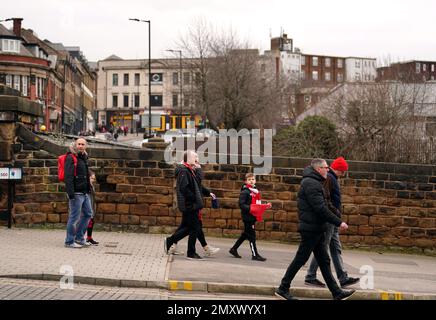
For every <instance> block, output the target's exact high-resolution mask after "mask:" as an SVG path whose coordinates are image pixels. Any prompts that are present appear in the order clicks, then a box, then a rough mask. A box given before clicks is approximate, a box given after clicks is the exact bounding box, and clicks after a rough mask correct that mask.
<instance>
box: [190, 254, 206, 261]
mask: <svg viewBox="0 0 436 320" xmlns="http://www.w3.org/2000/svg"><path fill="white" fill-rule="evenodd" d="M187 259H188V260H203V258H202V257H200V256H199V255H198V254H197V253H194V254H193V255H191V256H187Z"/></svg>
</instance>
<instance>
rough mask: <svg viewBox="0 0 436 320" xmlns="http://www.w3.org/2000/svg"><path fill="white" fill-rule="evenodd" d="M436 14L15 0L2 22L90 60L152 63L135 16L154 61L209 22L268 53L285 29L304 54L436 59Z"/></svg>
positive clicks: (323, 0) (391, 0)
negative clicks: (18, 21)
mask: <svg viewBox="0 0 436 320" xmlns="http://www.w3.org/2000/svg"><path fill="white" fill-rule="evenodd" d="M435 12H436V1H434V0H365V1H353V0H306V1H304V0H299V1H295V0H292V1H291V0H287V1H286V0H264V1H261V0H180V1H179V0H177V1H176V0H154V1H151V0H123V1H119V0H68V1H67V0H38V1H25V0H14V1H2V5H1V11H0V15H1V16H0V19H5V18H10V17H22V18H24V21H23V27H24V28H26V29H27V28H29V29H33V30H34V31H35V32H36V33H37V35H38V36H39V37H40V38H41V39H48V40H50V41H52V42H62V43H63V44H64V45H66V46H80V48H81V50H82V51H83V53H84V55H85V56H86V57H87V59H88V60H90V61H97V60H101V59H104V58H106V57H108V56H109V55H111V54H116V55H118V56H120V57H122V58H124V59H135V58H138V59H144V58H147V57H148V56H147V55H148V29H147V27H148V25H147V24H146V23H138V22H132V21H129V20H128V18H139V19H144V20H151V31H152V35H151V41H152V44H151V47H152V58H157V57H170V56H171V54H169V53H168V52H165V49H171V48H176V47H175V44H176V42H177V39H178V38H179V37H180V36H181V35H183V34H185V33H186V30H187V28H188V27H189V26H193V25H194V24H195V21H197V20H199V19H204V20H206V21H208V22H210V23H211V24H212V25H214V26H215V27H217V28H220V29H228V28H230V27H232V28H233V29H235V30H237V32H238V35H239V36H240V38H242V39H248V40H249V41H250V43H251V44H252V47H253V48H258V49H260V50H261V51H264V50H268V49H269V43H270V42H269V39H270V36H273V37H276V36H278V35H279V34H280V30H283V31H284V32H285V33H287V34H288V37H290V38H293V39H294V46H296V47H298V48H300V49H301V50H302V52H304V53H309V54H320V55H321V54H325V55H337V56H362V57H374V58H378V59H380V60H386V59H389V60H391V61H397V60H406V59H419V60H432V61H435V60H436V18H435ZM3 25H5V26H6V27H8V28H10V27H12V23H11V22H3Z"/></svg>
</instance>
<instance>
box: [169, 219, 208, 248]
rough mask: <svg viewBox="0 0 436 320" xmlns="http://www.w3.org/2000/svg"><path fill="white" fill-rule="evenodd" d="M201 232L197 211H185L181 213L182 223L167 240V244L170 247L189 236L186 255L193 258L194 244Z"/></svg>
mask: <svg viewBox="0 0 436 320" xmlns="http://www.w3.org/2000/svg"><path fill="white" fill-rule="evenodd" d="M202 232H203V231H202V230H201V222H200V219H199V217H198V211H186V212H183V216H182V223H181V224H180V226H179V228H178V229H177V230H176V232H174V234H173V235H172V236H171V237H169V238H168V242H169V244H170V245H172V244H173V243H177V242H179V241H180V240H182V239H183V238H184V237H186V236H187V235H189V238H188V252H187V255H188V256H193V255H194V254H195V242H196V241H197V237H198V235H199V234H200V233H202ZM203 236H204V235H203Z"/></svg>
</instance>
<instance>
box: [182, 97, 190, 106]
mask: <svg viewBox="0 0 436 320" xmlns="http://www.w3.org/2000/svg"><path fill="white" fill-rule="evenodd" d="M189 100H190V99H189V97H188V96H184V97H183V106H184V107H186V108H188V107H189Z"/></svg>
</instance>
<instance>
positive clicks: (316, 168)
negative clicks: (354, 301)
mask: <svg viewBox="0 0 436 320" xmlns="http://www.w3.org/2000/svg"><path fill="white" fill-rule="evenodd" d="M328 170H329V167H328V166H327V163H326V161H325V160H324V159H313V160H312V162H311V165H310V166H309V167H307V168H305V169H304V171H303V180H302V181H301V185H300V191H299V192H298V217H299V220H300V221H299V226H298V231H299V232H300V234H301V242H300V245H299V247H298V250H297V253H296V255H295V258H294V260H293V261H292V262H291V264H290V265H289V267H288V269H287V270H286V273H285V275H284V277H283V279H282V281H281V283H280V286H279V288H278V289H277V290H276V292H275V294H276V295H277V296H279V297H281V298H283V299H286V300H293V299H295V298H294V297H293V296H292V295H291V294H290V293H289V288H290V285H291V282H292V280H293V279H294V277H295V275H296V274H297V272H298V271H299V270H300V268H301V267H302V266H303V265H304V264H305V263H306V262H307V260H308V259H309V257H310V254H311V253H312V252H313V253H314V255H315V258H316V260H317V261H318V264H319V268H320V269H321V273H322V276H323V278H324V280H325V281H326V283H327V286H328V288H329V290H330V292H331V293H332V296H333V299H335V300H344V299H347V298H348V297H350V296H351V295H352V294H353V293H354V292H355V290H349V291H345V290H342V289H340V288H339V286H338V284H337V283H336V281H335V279H334V278H333V275H332V272H331V269H330V258H329V255H328V253H327V249H326V247H325V245H324V242H325V240H324V237H325V227H326V225H325V224H326V223H327V222H328V223H331V224H333V225H335V226H337V227H339V228H340V229H341V230H346V229H347V228H348V225H347V224H346V223H345V222H342V221H341V220H340V219H339V218H338V217H337V216H336V215H335V214H334V213H332V212H331V211H330V210H329V209H328V207H327V203H326V200H325V194H324V189H323V185H322V183H323V182H324V180H325V179H326V178H327V172H328Z"/></svg>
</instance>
